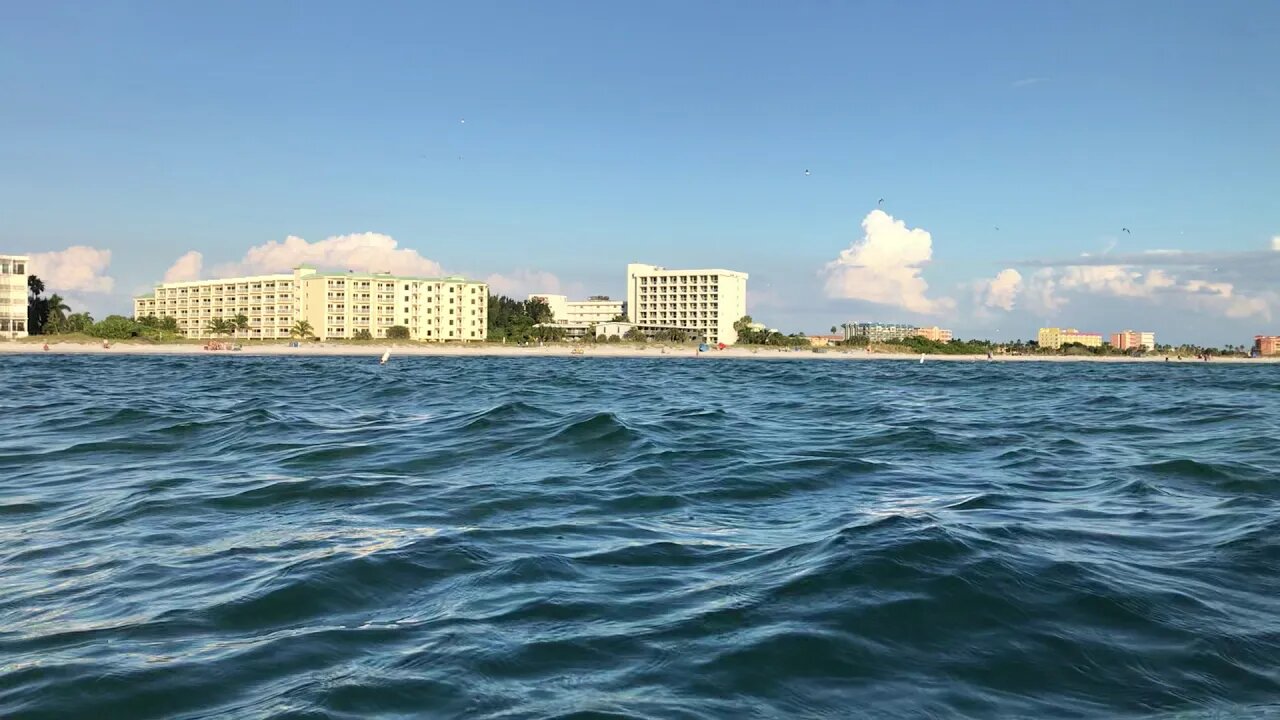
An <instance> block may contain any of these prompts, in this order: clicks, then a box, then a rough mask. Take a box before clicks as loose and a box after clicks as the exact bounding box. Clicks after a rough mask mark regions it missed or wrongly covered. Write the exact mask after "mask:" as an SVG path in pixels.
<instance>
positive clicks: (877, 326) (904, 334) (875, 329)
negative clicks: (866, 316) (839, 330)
mask: <svg viewBox="0 0 1280 720" xmlns="http://www.w3.org/2000/svg"><path fill="white" fill-rule="evenodd" d="M919 334H920V328H918V327H916V326H915V325H899V324H895V323H870V322H868V323H848V324H846V325H845V326H844V339H845V340H852V339H854V338H866V339H867V342H879V343H883V342H895V341H898V340H906V339H907V338H909V337H916V336H917V335H919Z"/></svg>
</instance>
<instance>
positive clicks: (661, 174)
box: [0, 1, 1280, 343]
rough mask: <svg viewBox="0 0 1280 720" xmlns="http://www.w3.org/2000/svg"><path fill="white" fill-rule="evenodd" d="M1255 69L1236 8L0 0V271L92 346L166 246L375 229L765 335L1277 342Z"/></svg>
mask: <svg viewBox="0 0 1280 720" xmlns="http://www.w3.org/2000/svg"><path fill="white" fill-rule="evenodd" d="M1276 38H1280V4H1276V3H1273V2H1262V1H1259V2H1230V3H1224V4H1208V3H1200V2H1159V3H1157V2H1127V3H1086V2H1038V3H1025V2H1008V3H1004V2H988V3H972V4H969V3H966V4H959V3H944V2H933V3H929V2H921V3H889V2H875V3H833V2H811V3H799V4H784V3H772V2H770V3H766V2H650V3H634V4H630V5H625V6H624V5H623V4H620V3H587V2H581V3H567V2H546V3H526V4H519V3H496V2H471V3H465V4H464V3H456V4H426V3H390V2H388V3H379V4H376V5H374V6H369V7H357V6H356V5H355V4H352V3H336V2H335V3H327V2H307V3H301V2H295V3H276V2H268V3H260V4H251V3H236V2H233V3H207V4H203V5H200V6H198V5H196V4H194V3H158V2H157V3H120V2H95V3H24V4H17V3H9V4H7V5H5V6H4V7H3V8H0V69H3V72H0V97H4V98H5V102H4V107H3V109H0V137H3V138H5V139H4V141H3V142H0V249H3V250H8V251H16V252H31V253H36V254H39V253H49V255H37V257H41V258H43V261H44V263H45V266H46V267H47V268H48V269H49V273H50V274H51V275H52V276H54V277H57V278H59V279H60V280H62V284H63V285H65V286H66V287H65V289H64V291H63V294H64V295H67V296H70V297H71V298H72V300H73V301H74V302H73V303H72V304H73V306H76V303H77V302H78V303H80V305H79V306H77V308H76V309H79V307H81V306H83V307H88V308H89V309H91V310H93V311H94V312H95V313H96V314H98V315H101V314H105V313H107V312H111V311H123V310H126V309H127V308H128V303H127V299H128V297H129V296H130V295H131V294H132V293H133V292H135V291H137V290H139V289H142V288H145V287H147V286H148V285H150V284H152V283H154V282H157V281H159V280H160V279H161V278H162V277H164V276H165V275H166V273H167V272H169V271H170V268H171V266H172V265H173V264H174V262H175V261H177V260H178V259H179V257H181V256H183V255H184V254H186V253H188V252H189V251H196V252H198V253H199V254H200V258H201V263H200V264H199V266H198V269H195V268H192V267H191V266H190V265H191V264H190V263H188V267H187V268H186V272H188V274H191V273H195V272H199V273H200V274H202V275H210V274H217V273H218V272H225V271H228V270H229V269H230V268H241V269H264V268H261V267H259V265H255V263H254V262H253V261H250V259H249V258H248V257H247V254H248V253H249V252H250V249H251V248H254V247H259V246H263V245H266V244H268V243H280V242H283V241H284V240H285V238H286V237H289V236H297V237H301V238H305V239H306V241H308V242H309V243H315V244H317V248H316V249H314V250H311V249H308V250H306V252H314V253H315V255H313V257H321V258H338V259H344V257H345V256H342V255H341V253H340V252H338V251H337V250H335V248H338V245H333V246H323V247H320V246H319V244H320V243H323V242H325V240H326V238H330V237H335V236H346V235H350V234H354V233H374V234H377V237H378V242H382V243H384V244H385V243H388V242H394V243H396V247H398V248H399V249H401V250H403V249H409V250H412V251H414V252H415V253H417V255H419V256H421V258H422V259H423V260H422V261H421V263H420V264H419V265H414V266H415V267H417V266H430V265H431V264H435V265H438V266H439V267H441V268H442V269H444V270H446V271H449V272H462V273H466V274H468V275H473V276H478V277H485V278H490V277H492V278H493V282H494V284H495V286H496V287H500V288H501V289H503V290H507V291H509V292H512V293H524V292H529V291H539V290H554V289H557V287H558V288H559V289H562V290H564V291H567V292H569V293H570V294H588V293H590V294H595V293H606V294H610V293H612V294H621V293H622V289H623V284H624V278H623V266H624V265H625V264H626V263H627V262H630V261H639V262H652V263H655V264H661V265H667V266H670V267H678V266H684V265H693V266H707V265H711V266H720V267H728V268H732V269H738V270H744V271H747V272H749V273H751V276H752V279H751V281H750V284H749V297H750V310H751V312H752V313H753V315H755V316H756V317H757V318H758V319H763V320H765V321H767V322H769V323H770V324H771V325H775V326H778V327H780V328H781V329H784V330H804V331H808V332H815V331H819V330H822V331H825V330H826V329H827V328H828V327H829V326H830V325H833V324H838V323H840V322H844V321H848V320H865V319H883V320H908V321H916V322H927V323H929V324H933V323H935V322H936V323H938V324H942V325H944V326H950V327H952V328H954V329H955V330H956V331H957V332H958V333H959V334H961V335H964V336H972V335H979V336H988V337H998V338H1002V339H1012V338H1014V337H1029V336H1031V335H1033V334H1034V331H1035V328H1036V327H1037V326H1038V325H1039V324H1041V323H1042V322H1049V323H1054V324H1063V325H1073V326H1079V327H1081V328H1082V329H1090V330H1097V331H1100V332H1111V331H1116V330H1120V329H1121V328H1122V327H1141V328H1143V329H1154V330H1156V331H1157V332H1158V333H1159V334H1160V335H1161V336H1162V338H1161V339H1162V340H1171V341H1181V340H1187V341H1201V342H1215V343H1225V342H1233V343H1244V342H1247V341H1248V337H1249V336H1252V334H1254V333H1256V332H1264V331H1266V332H1280V297H1278V296H1277V295H1276V284H1277V283H1276V278H1277V277H1280V275H1276V274H1275V271H1277V270H1280V265H1278V264H1277V263H1276V262H1275V259H1276V258H1275V257H1272V256H1271V255H1269V254H1268V253H1275V254H1276V256H1277V257H1280V251H1277V250H1273V249H1272V242H1273V241H1272V238H1273V237H1276V236H1280V202H1277V198H1280V130H1277V128H1280V82H1277V81H1276V78H1277V77H1280V54H1277V52H1276V50H1275V47H1276V42H1277V41H1276ZM463 120H465V122H463ZM805 170H809V172H810V174H809V175H807V176H806V175H805ZM882 197H883V198H885V201H884V204H883V206H880V209H881V210H882V211H883V212H884V213H886V214H887V215H888V216H891V218H890V220H891V221H898V222H901V223H903V224H904V226H905V228H904V230H903V232H902V233H895V232H894V231H893V230H892V229H891V226H892V224H893V223H892V222H890V221H885V222H881V221H879V220H877V219H875V217H873V216H872V215H870V213H872V211H873V210H875V209H876V208H877V201H878V200H879V199H880V198H882ZM864 222H866V223H868V226H875V227H881V228H890V229H887V230H883V231H882V233H881V234H880V235H878V236H877V235H875V233H874V232H873V233H871V234H868V231H867V230H865V229H864ZM997 227H999V230H996V228H997ZM1126 227H1127V228H1129V229H1130V232H1129V233H1125V232H1122V230H1121V228H1126ZM909 228H919V229H923V230H924V231H927V233H928V235H929V242H928V248H927V252H926V253H925V256H924V257H921V255H920V250H921V248H919V247H916V248H915V250H914V251H913V252H914V254H911V253H907V252H905V250H904V248H903V246H900V245H899V244H897V243H899V241H902V242H910V241H908V240H906V239H905V238H907V237H908V236H909V235H910V233H907V232H905V229H909ZM384 236H386V237H384ZM388 237H389V238H393V239H394V240H393V241H391V240H388V239H387V238H388ZM914 237H915V238H916V239H917V240H918V239H919V235H918V234H917V235H915V236H914ZM859 244H862V245H863V246H865V247H863V249H862V250H861V251H860V250H858V245H859ZM339 245H341V247H343V248H349V247H352V244H351V243H350V242H347V243H345V244H344V243H340V244H339ZM357 245H358V244H357ZM76 247H79V248H81V249H82V251H81V252H76V253H70V254H66V251H67V249H68V248H76ZM83 249H93V250H94V252H93V253H86V252H83ZM383 249H384V250H385V249H386V248H385V247H384V248H383ZM106 250H109V251H110V254H109V261H108V260H106V259H105V256H104V254H103V253H102V252H101V251H106ZM1152 250H1180V251H1183V254H1182V255H1180V257H1179V259H1178V261H1177V262H1175V263H1169V262H1167V261H1168V260H1169V259H1170V257H1171V254H1169V253H1162V254H1158V255H1155V254H1151V253H1150V252H1149V251H1152ZM842 251H847V252H846V262H845V263H844V264H843V265H840V264H837V265H835V266H832V267H828V264H829V263H832V262H833V261H836V260H837V258H838V257H840V256H841V253H842ZM52 253H63V254H59V255H53V254H52ZM1084 253H1088V254H1090V256H1091V258H1090V259H1088V260H1085V261H1082V262H1085V263H1086V264H1084V265H1082V266H1079V267H1077V266H1075V265H1073V264H1072V263H1074V262H1076V260H1075V259H1077V258H1079V257H1080V256H1081V255H1082V254H1084ZM1103 253H1106V254H1107V256H1111V255H1114V256H1116V257H1117V258H1122V259H1123V260H1124V263H1123V264H1109V262H1100V261H1099V260H1098V259H1097V256H1098V255H1101V254H1103ZM280 255H281V253H279V252H276V253H274V254H273V255H272V257H279V256H280ZM1199 260H1203V262H1199ZM350 262H352V263H355V262H356V259H354V258H353V259H351V260H350ZM410 265H413V263H410ZM1099 267H1101V268H1106V269H1104V270H1096V268H1099ZM1091 268H1094V269H1091ZM1006 269H1009V270H1014V271H1015V272H1016V274H1017V275H1018V276H1019V281H1018V283H1016V285H1017V287H1016V288H1014V289H1013V290H1010V289H1009V288H1008V287H1005V288H1004V289H1003V291H1002V292H997V293H995V294H994V295H993V293H992V288H991V287H990V286H989V285H984V284H983V283H984V282H988V281H990V280H992V279H993V278H995V277H996V276H997V273H1000V272H1001V271H1002V270H1006ZM1003 277H1004V279H1005V280H1006V281H1008V282H1006V285H1008V284H1009V283H1010V282H1011V277H1012V276H1010V275H1007V274H1006V275H1005V276H1003ZM103 278H110V282H105V281H104V280H103ZM919 282H924V283H925V284H926V285H927V288H926V289H925V290H923V291H921V290H920V288H919V285H918V283H919ZM55 285H56V284H55ZM553 285H554V286H557V287H550V286H553ZM55 289H57V288H56V287H55ZM895 293H897V294H898V295H900V297H897V296H895ZM914 296H922V297H927V298H928V299H929V303H928V304H921V302H919V301H914V302H913V300H912V297H914ZM917 300H918V298H917ZM921 308H927V310H928V312H920V310H921Z"/></svg>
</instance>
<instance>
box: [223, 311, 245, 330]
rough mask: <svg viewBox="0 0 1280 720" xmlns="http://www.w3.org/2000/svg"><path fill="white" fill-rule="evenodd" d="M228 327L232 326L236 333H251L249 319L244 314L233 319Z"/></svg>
mask: <svg viewBox="0 0 1280 720" xmlns="http://www.w3.org/2000/svg"><path fill="white" fill-rule="evenodd" d="M228 325H230V326H231V329H232V330H233V331H235V332H242V333H246V334H247V333H248V332H249V318H248V317H246V316H245V314H244V313H240V314H238V315H236V316H235V317H233V318H231V321H230V322H229V323H228Z"/></svg>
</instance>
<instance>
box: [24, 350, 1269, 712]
mask: <svg viewBox="0 0 1280 720" xmlns="http://www.w3.org/2000/svg"><path fill="white" fill-rule="evenodd" d="M0 387H3V390H2V392H3V398H4V412H3V413H2V414H0V478H2V479H0V717H6V718H7V717H14V718H82V717H89V718H213V717H255V718H256V717H281V718H284V717H288V718H366V717H466V718H524V717H575V718H588V717H617V718H621V717H654V718H713V717H714V718H748V717H759V718H775V717H777V718H789V717H821V716H826V717H849V716H867V717H903V718H916V717H975V718H979V717H981V718H985V717H993V716H1001V717H1037V718H1043V717H1261V716H1274V715H1277V714H1280V472H1278V468H1280V366H1274V365H1270V366H1235V367H1227V366H1222V365H1212V364H1210V365H1204V364H1196V365H1191V364H1186V365H1176V364H1174V365H1164V364H1151V365H1146V364H1143V365H1125V364H1117V365H1109V364H1108V365H1101V364H1055V363H1017V364H1014V363H1010V364H1000V363H997V364H988V363H954V364H953V363H934V364H928V365H924V366H921V365H918V364H913V363H896V362H838V361H837V362H796V361H776V362H774V361H754V362H753V361H708V360H703V361H697V360H693V359H688V360H675V359H663V360H602V359H601V360H597V359H563V360H534V359H431V358H395V359H393V360H392V363H391V364H390V365H388V366H386V367H383V368H380V367H378V365H377V364H376V362H375V360H374V359H372V358H358V359H357V358H348V359H339V358H315V359H305V358H252V357H192V358H141V357H132V358H124V357H117V358H104V357H70V356H60V357H49V356H30V357H0ZM1269 714H1270V715H1269Z"/></svg>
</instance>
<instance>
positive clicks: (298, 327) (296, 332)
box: [289, 320, 315, 338]
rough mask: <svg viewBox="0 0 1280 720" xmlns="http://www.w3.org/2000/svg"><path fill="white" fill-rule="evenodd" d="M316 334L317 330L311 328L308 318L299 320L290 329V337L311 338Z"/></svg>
mask: <svg viewBox="0 0 1280 720" xmlns="http://www.w3.org/2000/svg"><path fill="white" fill-rule="evenodd" d="M314 334H315V330H313V329H312V328H311V323H309V322H307V321H306V320H299V321H298V322H296V323H294V324H293V327H292V328H291V329H290V330H289V337H300V338H309V337H311V336H312V335H314Z"/></svg>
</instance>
